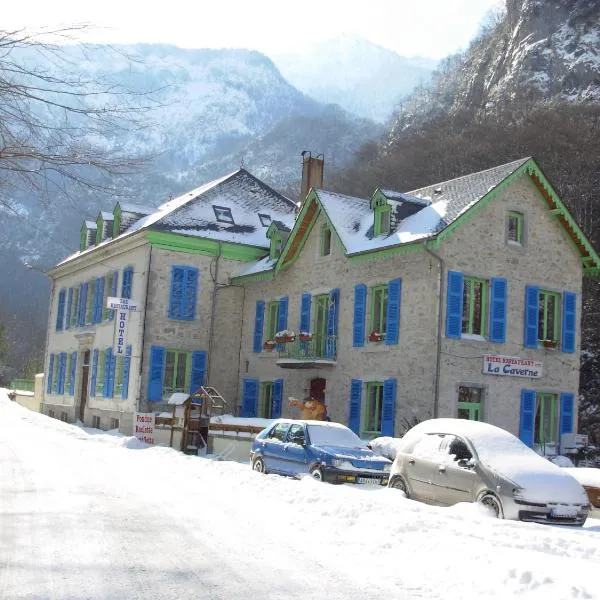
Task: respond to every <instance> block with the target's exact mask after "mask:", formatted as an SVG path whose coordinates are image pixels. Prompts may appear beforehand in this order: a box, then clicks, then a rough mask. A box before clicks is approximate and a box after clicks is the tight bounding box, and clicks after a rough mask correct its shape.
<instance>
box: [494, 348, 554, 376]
mask: <svg viewBox="0 0 600 600" xmlns="http://www.w3.org/2000/svg"><path fill="white" fill-rule="evenodd" d="M483 372H484V374H486V375H504V376H508V377H533V378H534V379H539V378H540V377H541V376H542V374H543V364H542V363H541V362H540V361H538V360H531V359H529V358H518V357H516V356H496V355H493V354H485V355H484V356H483Z"/></svg>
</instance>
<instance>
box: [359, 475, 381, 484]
mask: <svg viewBox="0 0 600 600" xmlns="http://www.w3.org/2000/svg"><path fill="white" fill-rule="evenodd" d="M356 483H366V484H371V485H379V484H380V483H381V479H376V478H375V477H357V478H356Z"/></svg>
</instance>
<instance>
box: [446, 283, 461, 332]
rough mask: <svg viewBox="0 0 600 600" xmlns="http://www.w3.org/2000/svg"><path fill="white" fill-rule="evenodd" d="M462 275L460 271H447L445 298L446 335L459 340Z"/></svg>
mask: <svg viewBox="0 0 600 600" xmlns="http://www.w3.org/2000/svg"><path fill="white" fill-rule="evenodd" d="M463 287H464V276H463V274H462V273H461V272H460V271H448V290H447V298H446V337H449V338H452V339H457V340H459V339H460V337H461V331H462V311H463Z"/></svg>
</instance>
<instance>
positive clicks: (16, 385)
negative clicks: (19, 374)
mask: <svg viewBox="0 0 600 600" xmlns="http://www.w3.org/2000/svg"><path fill="white" fill-rule="evenodd" d="M34 386H35V380H34V379H13V380H12V381H11V382H10V389H11V390H21V391H22V392H33V391H34Z"/></svg>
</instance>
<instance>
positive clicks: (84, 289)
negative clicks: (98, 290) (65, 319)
mask: <svg viewBox="0 0 600 600" xmlns="http://www.w3.org/2000/svg"><path fill="white" fill-rule="evenodd" d="M87 293H88V284H87V281H86V282H85V283H82V284H81V285H80V287H79V319H78V323H79V326H80V327H83V326H84V325H85V312H86V309H87Z"/></svg>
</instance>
